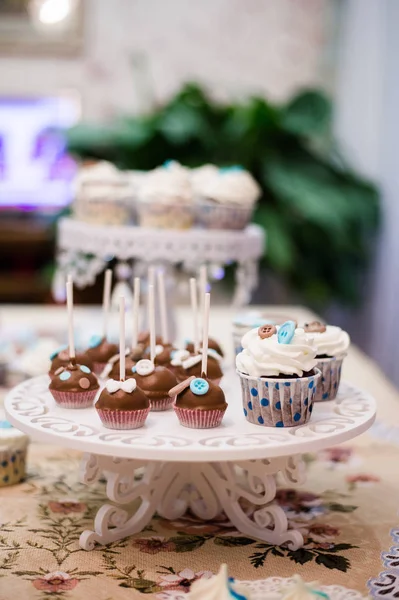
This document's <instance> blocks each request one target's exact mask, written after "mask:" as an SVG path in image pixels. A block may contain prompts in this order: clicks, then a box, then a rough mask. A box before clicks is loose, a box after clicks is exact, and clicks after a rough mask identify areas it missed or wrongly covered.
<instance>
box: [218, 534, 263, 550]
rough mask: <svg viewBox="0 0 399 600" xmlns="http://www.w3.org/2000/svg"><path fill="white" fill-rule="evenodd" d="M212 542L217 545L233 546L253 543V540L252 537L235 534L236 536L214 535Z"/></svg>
mask: <svg viewBox="0 0 399 600" xmlns="http://www.w3.org/2000/svg"><path fill="white" fill-rule="evenodd" d="M214 542H215V544H216V545H217V546H228V547H234V546H249V545H251V544H254V543H255V540H254V539H252V538H247V537H244V536H237V537H233V536H218V537H215V540H214Z"/></svg>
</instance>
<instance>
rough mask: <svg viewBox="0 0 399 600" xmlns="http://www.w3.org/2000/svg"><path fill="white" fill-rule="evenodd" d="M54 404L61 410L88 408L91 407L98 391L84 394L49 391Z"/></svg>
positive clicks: (88, 391)
mask: <svg viewBox="0 0 399 600" xmlns="http://www.w3.org/2000/svg"><path fill="white" fill-rule="evenodd" d="M50 392H51V394H52V396H53V398H54V400H55V401H56V403H57V404H58V405H59V406H61V407H62V408H89V407H90V406H93V402H94V398H95V397H96V395H97V392H98V390H87V391H85V392H60V391H58V390H52V389H50Z"/></svg>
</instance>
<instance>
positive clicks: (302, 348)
mask: <svg viewBox="0 0 399 600" xmlns="http://www.w3.org/2000/svg"><path fill="white" fill-rule="evenodd" d="M242 347H243V350H242V352H240V353H239V354H238V355H237V356H236V366H237V373H238V375H239V376H240V381H241V389H242V399H243V408H244V415H245V417H246V419H247V420H248V421H249V422H250V423H254V424H256V425H265V426H271V427H293V426H295V425H302V424H303V423H306V422H307V421H309V419H310V416H311V413H312V410H313V402H314V399H315V396H316V393H317V386H318V382H319V380H320V376H321V373H320V371H319V369H317V367H316V365H317V360H316V353H317V348H316V346H315V345H314V342H313V337H312V336H311V335H310V334H307V333H306V332H305V331H304V330H303V329H302V328H296V324H295V322H294V321H287V322H286V323H283V324H282V325H280V326H274V325H263V326H261V327H259V328H255V329H252V330H251V331H249V332H248V333H246V334H245V335H244V337H243V338H242Z"/></svg>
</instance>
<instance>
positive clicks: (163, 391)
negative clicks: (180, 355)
mask: <svg viewBox="0 0 399 600" xmlns="http://www.w3.org/2000/svg"><path fill="white" fill-rule="evenodd" d="M133 377H134V379H135V380H136V381H137V385H138V386H139V387H140V388H141V389H142V390H143V392H144V393H145V394H146V395H147V396H148V398H149V400H150V406H151V410H155V411H160V410H167V409H168V408H170V407H171V405H172V404H173V400H174V398H171V397H170V396H169V390H170V389H171V388H173V387H174V386H175V385H176V384H177V379H176V377H175V376H174V375H173V373H172V372H171V371H169V369H167V368H166V367H161V366H155V365H154V364H153V363H152V362H151V361H150V360H148V359H142V360H140V361H139V362H138V363H137V364H136V366H135V372H134V373H133Z"/></svg>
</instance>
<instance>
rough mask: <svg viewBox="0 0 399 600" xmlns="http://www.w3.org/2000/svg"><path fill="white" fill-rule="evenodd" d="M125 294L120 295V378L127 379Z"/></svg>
mask: <svg viewBox="0 0 399 600" xmlns="http://www.w3.org/2000/svg"><path fill="white" fill-rule="evenodd" d="M125 346H126V342H125V296H120V297H119V379H120V380H121V381H125V375H126V373H125V351H126V350H125Z"/></svg>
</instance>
